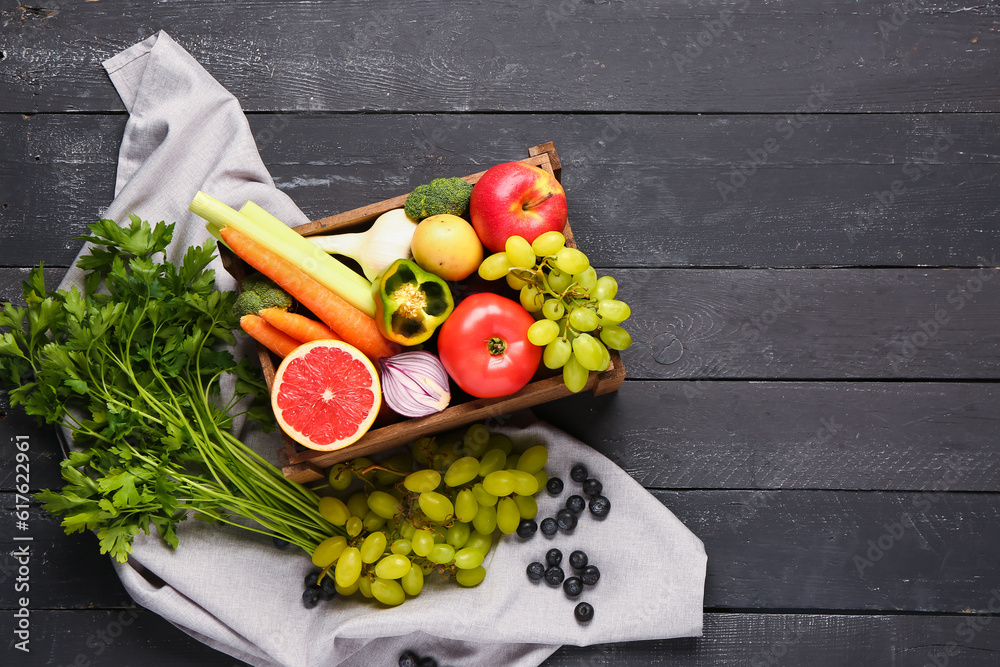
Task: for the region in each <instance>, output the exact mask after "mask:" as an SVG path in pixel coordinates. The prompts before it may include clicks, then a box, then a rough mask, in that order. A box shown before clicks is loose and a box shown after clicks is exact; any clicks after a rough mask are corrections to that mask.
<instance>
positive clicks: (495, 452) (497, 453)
mask: <svg viewBox="0 0 1000 667" xmlns="http://www.w3.org/2000/svg"><path fill="white" fill-rule="evenodd" d="M506 464H507V455H506V454H505V453H504V451H503V450H502V449H491V450H490V451H488V452H486V453H485V454H483V458H482V459H480V461H479V474H480V475H481V476H483V477H486V476H487V475H489V474H490V473H491V472H496V471H497V470H503V467H504V465H506Z"/></svg>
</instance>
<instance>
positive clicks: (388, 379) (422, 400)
mask: <svg viewBox="0 0 1000 667" xmlns="http://www.w3.org/2000/svg"><path fill="white" fill-rule="evenodd" d="M378 367H379V375H380V376H381V378H380V379H381V380H382V399H383V400H384V401H385V403H386V405H388V406H389V407H390V408H392V409H393V410H395V411H396V412H397V413H399V414H401V415H403V416H404V417H426V416H427V415H432V414H434V413H436V412H441V411H442V410H444V409H445V408H446V407H448V403H449V402H450V401H451V391H450V390H449V388H448V373H446V372H445V370H444V366H443V365H442V364H441V360H440V359H438V358H437V357H436V356H434V355H433V354H431V353H430V352H424V351H416V352H402V353H400V354H396V355H393V356H391V357H382V358H381V359H379V360H378Z"/></svg>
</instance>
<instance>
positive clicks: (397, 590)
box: [372, 576, 406, 607]
mask: <svg viewBox="0 0 1000 667" xmlns="http://www.w3.org/2000/svg"><path fill="white" fill-rule="evenodd" d="M372 597H374V598H375V599H376V600H378V601H379V602H381V603H382V604H387V605H389V606H390V607H395V606H396V605H400V604H403V602H404V601H405V600H406V593H404V592H403V587H402V586H400V585H399V582H398V581H396V580H394V579H383V578H382V577H378V576H376V577H375V581H373V582H372Z"/></svg>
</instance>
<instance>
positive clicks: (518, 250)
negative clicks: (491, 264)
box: [504, 236, 535, 269]
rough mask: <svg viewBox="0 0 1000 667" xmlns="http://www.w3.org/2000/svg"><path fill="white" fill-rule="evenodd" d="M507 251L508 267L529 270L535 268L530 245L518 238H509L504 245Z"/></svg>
mask: <svg viewBox="0 0 1000 667" xmlns="http://www.w3.org/2000/svg"><path fill="white" fill-rule="evenodd" d="M504 250H506V251H507V261H509V262H510V265H511V266H513V267H517V268H520V269H530V268H532V267H533V266H535V251H534V250H532V249H531V244H530V243H528V242H527V241H525V240H524V239H523V238H522V237H520V236H510V237H508V238H507V243H506V244H505V245H504Z"/></svg>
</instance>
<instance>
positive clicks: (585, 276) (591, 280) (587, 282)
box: [573, 266, 597, 290]
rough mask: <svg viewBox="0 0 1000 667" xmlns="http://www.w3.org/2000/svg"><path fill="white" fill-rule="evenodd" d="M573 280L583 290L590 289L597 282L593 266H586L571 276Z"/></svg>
mask: <svg viewBox="0 0 1000 667" xmlns="http://www.w3.org/2000/svg"><path fill="white" fill-rule="evenodd" d="M573 282H575V283H576V284H577V285H579V286H580V287H582V288H583V289H585V290H590V289H591V288H592V287H593V286H594V285H596V284H597V271H595V270H594V267H592V266H588V267H587V268H586V270H584V271H583V272H582V273H577V274H576V275H574V276H573Z"/></svg>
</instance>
